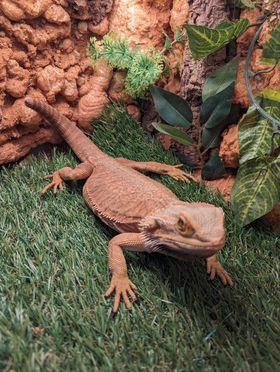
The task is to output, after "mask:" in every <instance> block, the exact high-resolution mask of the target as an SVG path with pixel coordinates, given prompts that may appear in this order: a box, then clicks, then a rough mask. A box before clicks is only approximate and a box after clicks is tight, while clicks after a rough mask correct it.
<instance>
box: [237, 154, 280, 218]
mask: <svg viewBox="0 0 280 372" xmlns="http://www.w3.org/2000/svg"><path fill="white" fill-rule="evenodd" d="M279 162H280V159H279ZM275 168H276V166H275ZM277 169H278V170H279V169H280V165H279V164H278V166H277ZM279 174H280V173H278V177H277V176H276V175H277V173H275V172H274V169H273V167H272V164H269V163H267V162H265V161H263V160H252V161H248V162H246V163H244V164H242V165H241V166H240V168H239V170H238V173H237V178H236V182H235V184H234V186H233V190H232V196H231V197H232V206H233V210H234V212H235V214H236V215H237V216H238V217H239V219H240V221H241V222H242V224H243V225H247V224H249V223H251V222H253V221H254V220H256V219H257V218H259V217H261V216H263V215H265V214H266V213H268V212H269V211H270V210H271V209H272V208H273V207H274V206H275V205H276V203H278V202H279V200H280V192H279V182H280V178H279Z"/></svg>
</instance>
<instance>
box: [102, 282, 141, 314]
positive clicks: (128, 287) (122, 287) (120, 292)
mask: <svg viewBox="0 0 280 372" xmlns="http://www.w3.org/2000/svg"><path fill="white" fill-rule="evenodd" d="M135 290H136V286H135V285H134V284H133V283H132V282H131V281H130V280H129V278H128V277H127V276H125V277H117V276H114V275H113V276H112V279H111V284H110V287H109V289H108V291H107V292H106V293H105V294H104V296H105V297H109V296H110V295H111V294H112V293H113V292H114V291H115V292H116V294H115V303H114V307H113V312H114V313H116V312H117V311H118V309H119V306H120V301H121V298H122V299H123V300H124V303H125V306H126V308H127V309H128V310H130V309H131V307H132V302H134V301H135V300H136V295H135ZM128 295H129V296H130V297H131V300H132V301H131V300H129V298H128Z"/></svg>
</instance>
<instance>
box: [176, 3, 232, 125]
mask: <svg viewBox="0 0 280 372" xmlns="http://www.w3.org/2000/svg"><path fill="white" fill-rule="evenodd" d="M189 3H190V11H189V18H188V23H190V24H195V25H202V26H207V27H210V28H213V27H216V26H217V25H218V24H219V23H221V22H223V21H224V20H226V19H229V12H228V11H227V10H226V1H224V0H208V1H205V0H194V1H191V0H189ZM225 61H226V48H223V49H221V50H219V51H218V52H217V53H215V54H213V55H210V56H208V57H207V58H205V59H203V60H198V61H197V60H194V59H193V58H192V56H191V53H190V50H189V45H188V42H187V43H186V46H185V57H184V69H183V74H182V80H181V94H182V96H183V97H184V98H185V99H186V100H187V101H188V102H189V104H190V105H191V106H192V109H193V113H194V123H197V122H198V120H199V106H200V105H201V92H202V87H203V85H204V82H205V80H206V77H207V76H209V74H210V73H211V72H212V71H214V70H216V69H217V67H218V66H220V65H223V64H224V63H225Z"/></svg>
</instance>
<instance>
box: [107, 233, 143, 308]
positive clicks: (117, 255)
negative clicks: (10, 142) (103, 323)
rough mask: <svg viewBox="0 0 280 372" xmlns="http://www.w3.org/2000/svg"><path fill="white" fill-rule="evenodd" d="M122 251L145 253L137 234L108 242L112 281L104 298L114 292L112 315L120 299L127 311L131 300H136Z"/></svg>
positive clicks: (134, 288)
mask: <svg viewBox="0 0 280 372" xmlns="http://www.w3.org/2000/svg"><path fill="white" fill-rule="evenodd" d="M123 249H127V250H129V251H136V252H143V251H146V249H145V246H144V243H143V241H142V240H141V238H140V234H139V233H123V234H120V235H117V236H115V237H114V238H113V239H112V240H110V242H109V250H108V254H109V268H110V270H111V272H112V279H111V284H110V287H109V289H108V290H107V292H106V293H105V295H104V296H105V297H109V296H110V295H111V294H112V293H113V292H114V291H115V303H114V307H113V312H114V313H116V312H117V311H118V308H119V305H120V301H121V298H122V299H123V301H124V303H125V306H126V308H127V309H131V306H132V303H131V300H132V301H135V300H136V294H135V290H136V286H135V285H134V284H133V283H132V282H131V281H130V279H129V278H128V275H127V266H126V261H125V258H124V255H123ZM129 297H130V298H131V300H130V299H129Z"/></svg>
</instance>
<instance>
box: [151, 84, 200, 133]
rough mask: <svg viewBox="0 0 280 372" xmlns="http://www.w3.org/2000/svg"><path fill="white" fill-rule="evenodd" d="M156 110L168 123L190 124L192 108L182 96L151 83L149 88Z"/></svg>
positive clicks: (180, 125) (187, 125)
mask: <svg viewBox="0 0 280 372" xmlns="http://www.w3.org/2000/svg"><path fill="white" fill-rule="evenodd" d="M150 91H151V94H152V96H153V100H154V103H155V106H156V110H157V112H158V113H159V115H160V117H161V118H162V119H163V120H164V121H166V122H167V123H168V124H170V125H174V126H178V127H185V128H188V127H189V126H190V125H191V122H192V119H193V114H192V110H191V108H190V106H189V104H188V103H187V101H185V100H184V99H183V98H181V97H180V96H177V95H176V94H173V93H171V92H168V91H167V90H164V89H162V88H160V87H157V86H155V85H153V86H152V87H151V88H150Z"/></svg>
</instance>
